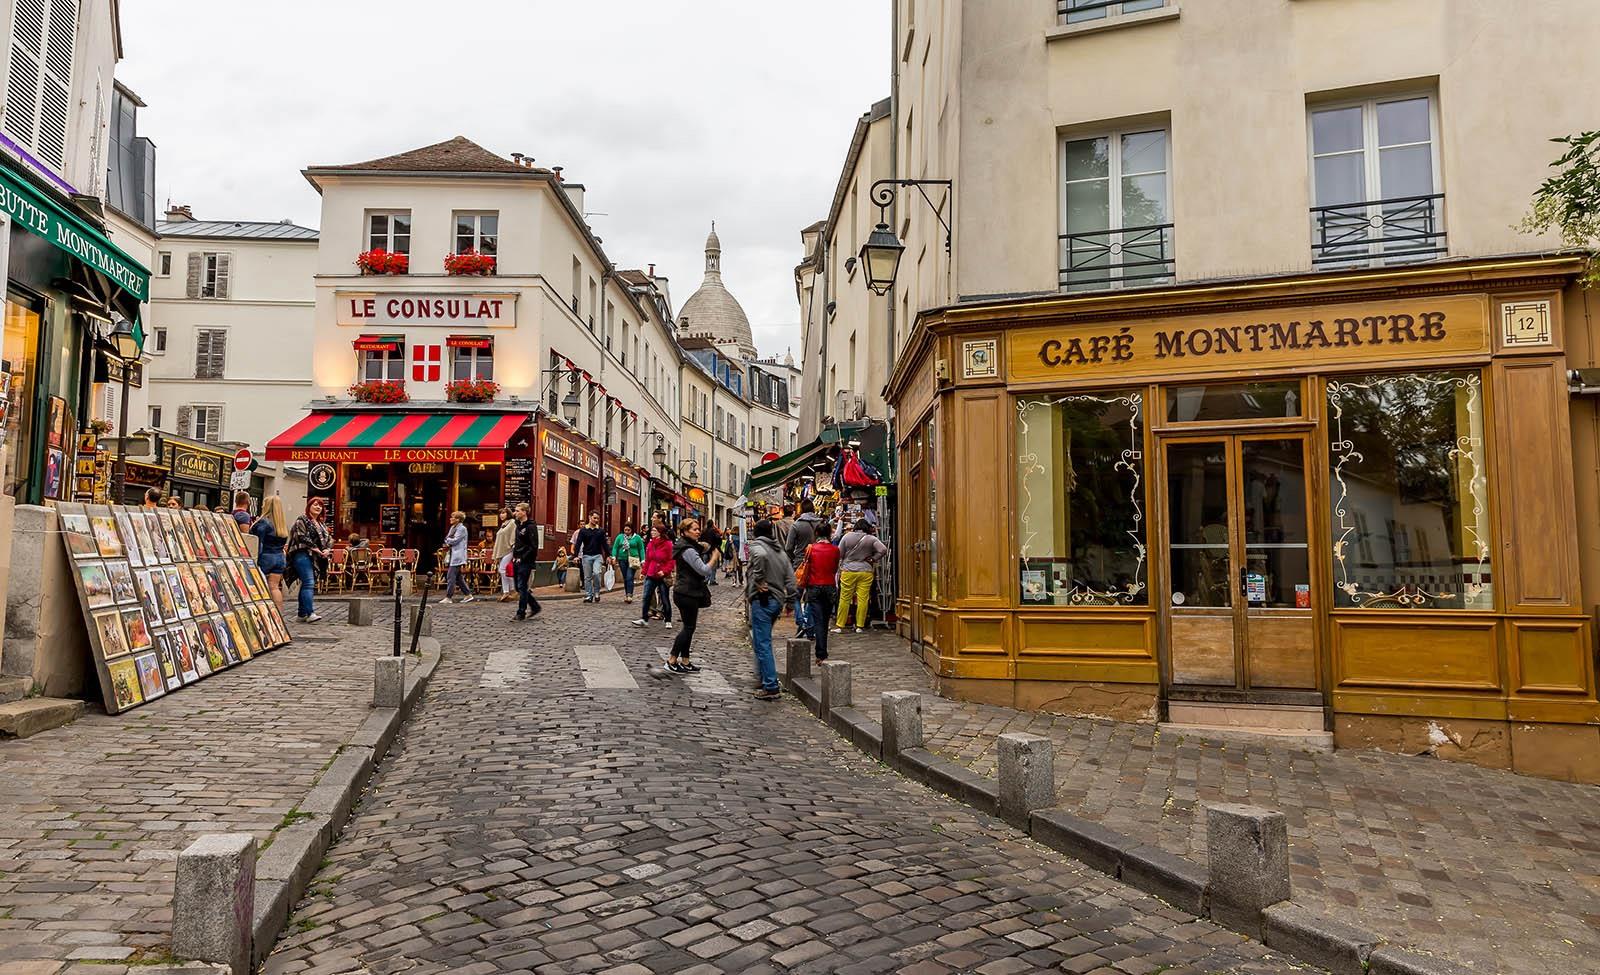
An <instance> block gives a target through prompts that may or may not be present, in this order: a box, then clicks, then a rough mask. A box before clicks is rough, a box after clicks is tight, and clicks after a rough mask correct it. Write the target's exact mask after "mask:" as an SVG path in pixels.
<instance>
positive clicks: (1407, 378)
mask: <svg viewBox="0 0 1600 975" xmlns="http://www.w3.org/2000/svg"><path fill="white" fill-rule="evenodd" d="M1578 270H1579V264H1578V262H1577V261H1575V260H1573V259H1571V258H1567V257H1545V258H1526V259H1515V260H1512V259H1507V260H1501V261H1478V262H1470V263H1457V264H1442V265H1431V266H1428V267H1426V268H1418V267H1410V268H1403V269H1381V270H1370V271H1368V270H1363V271H1349V272H1337V273H1324V274H1316V275H1304V276H1299V277H1293V278H1282V279H1270V280H1255V281H1249V282H1240V283H1230V284H1219V285H1207V286H1192V287H1175V288H1167V289H1163V290H1160V291H1149V292H1144V293H1114V292H1113V293H1096V294H1088V295H1073V296H1059V297H1058V296H1049V297H1042V298H1036V299H1023V300H1011V301H1003V302H993V303H981V304H980V303H972V304H964V305H957V306H952V307H949V308H945V309H940V310H935V311H931V312H929V313H926V314H925V315H924V316H923V317H922V319H921V320H920V322H919V323H918V327H917V329H916V331H915V333H914V334H913V336H912V338H911V340H910V343H909V345H908V347H907V350H906V353H905V354H904V355H903V357H902V359H901V361H900V363H899V364H898V366H897V369H896V371H895V373H894V375H893V377H892V378H891V381H890V386H889V395H890V400H891V402H892V403H893V404H894V406H895V409H896V414H897V416H898V417H899V418H900V420H899V423H898V426H897V432H898V438H899V444H898V447H899V450H900V459H901V471H902V491H903V492H905V493H906V494H907V495H908V497H907V498H905V499H904V500H906V502H907V503H905V504H903V505H902V507H901V511H902V522H901V525H900V543H899V544H900V551H899V556H900V564H901V572H902V575H901V599H900V610H901V618H902V620H903V622H902V624H901V631H902V634H903V635H905V636H906V637H908V638H909V639H911V640H913V642H914V645H916V646H917V647H919V648H920V649H921V652H922V654H923V656H924V659H925V661H926V662H927V663H928V664H929V666H930V667H932V668H933V669H934V671H935V673H936V674H937V675H938V678H939V681H940V684H941V691H942V692H943V693H946V694H948V695H951V696H955V697H964V698H969V699H974V700H981V701H989V702H994V703H1003V704H1007V705H1013V706H1017V707H1022V708H1030V709H1042V710H1049V711H1055V712H1061V713H1069V714H1089V715H1104V716H1110V717H1117V718H1121V719H1128V720H1144V721H1157V720H1160V721H1171V722H1173V723H1174V724H1178V725H1188V726H1198V727H1213V728H1214V727H1224V728H1230V729H1236V728H1241V727H1242V728H1252V729H1256V730H1266V731H1275V732H1280V733H1290V734H1302V735H1310V736H1312V737H1316V736H1318V735H1326V734H1328V733H1331V737H1332V739H1333V741H1334V743H1335V744H1336V745H1338V746H1340V747H1347V746H1372V747H1382V748H1390V749H1394V750H1399V751H1407V752H1421V751H1432V752H1434V753H1435V754H1438V755H1440V756H1442V757H1446V758H1457V759H1462V760H1466V761H1471V762H1476V763H1479V764H1484V765H1491V766H1498V767H1509V768H1515V769H1517V770H1519V771H1526V772H1529V773H1533V774H1540V775H1546V776H1552V777H1558V778H1569V779H1578V780H1584V781H1600V706H1597V704H1596V698H1595V650H1594V639H1595V637H1594V629H1595V628H1594V626H1593V620H1592V616H1591V610H1592V608H1593V607H1595V606H1596V605H1597V604H1600V521H1597V519H1596V518H1595V515H1594V512H1595V511H1596V510H1600V509H1597V504H1600V497H1597V494H1600V485H1597V483H1596V478H1595V475H1594V471H1595V470H1596V468H1597V462H1600V415H1597V410H1596V400H1595V399H1594V398H1593V397H1591V396H1588V395H1583V394H1584V393H1586V392H1587V391H1588V389H1587V387H1585V386H1584V384H1582V383H1581V382H1576V381H1574V382H1573V383H1570V384H1569V370H1578V369H1586V368H1588V367H1590V366H1591V365H1593V364H1594V363H1593V362H1592V357H1591V354H1590V352H1589V350H1590V349H1591V343H1592V342H1597V341H1600V335H1591V334H1590V331H1589V329H1590V328H1591V325H1590V322H1589V319H1590V318H1591V317H1592V316H1593V313H1594V312H1595V311H1597V310H1600V308H1595V307H1592V306H1593V305H1594V304H1596V302H1595V299H1594V298H1593V297H1592V296H1590V295H1587V294H1585V293H1584V292H1583V291H1581V290H1580V289H1578V288H1577V287H1576V286H1575V285H1574V284H1573V283H1572V282H1573V277H1574V275H1575V274H1576V273H1577V271H1578ZM1569 385H1570V387H1571V388H1569ZM1590 385H1593V386H1600V380H1597V381H1596V382H1594V383H1592V384H1590ZM1580 511H1581V512H1584V513H1585V515H1584V517H1582V518H1581V519H1580V517H1579V516H1578V512H1580Z"/></svg>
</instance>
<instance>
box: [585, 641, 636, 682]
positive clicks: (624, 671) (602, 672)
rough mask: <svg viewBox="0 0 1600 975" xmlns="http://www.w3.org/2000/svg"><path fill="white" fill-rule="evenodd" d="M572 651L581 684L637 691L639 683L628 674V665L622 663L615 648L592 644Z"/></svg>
mask: <svg viewBox="0 0 1600 975" xmlns="http://www.w3.org/2000/svg"><path fill="white" fill-rule="evenodd" d="M572 650H573V652H574V653H576V654H577V655H578V666H579V667H580V668H581V669H582V670H583V682H584V684H586V685H588V686H589V687H591V688H626V689H629V690H638V689H639V682H638V681H636V680H634V679H633V675H632V674H630V673H628V665H627V664H625V663H623V662H622V657H621V656H620V655H619V654H618V653H617V650H616V648H615V647H612V646H609V645H607V644H603V643H594V644H586V645H583V646H577V647H573V648H572Z"/></svg>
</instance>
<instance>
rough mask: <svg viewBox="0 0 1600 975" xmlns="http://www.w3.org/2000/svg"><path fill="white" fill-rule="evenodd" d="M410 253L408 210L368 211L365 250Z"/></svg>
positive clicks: (409, 217) (409, 213)
mask: <svg viewBox="0 0 1600 975" xmlns="http://www.w3.org/2000/svg"><path fill="white" fill-rule="evenodd" d="M380 249H381V250H385V251H388V252H389V253H391V254H410V253H411V211H410V210H368V211H367V250H369V251H370V250H380Z"/></svg>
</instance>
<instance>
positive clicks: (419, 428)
mask: <svg viewBox="0 0 1600 975" xmlns="http://www.w3.org/2000/svg"><path fill="white" fill-rule="evenodd" d="M527 419H528V414H526V413H392V412H384V413H378V412H373V413H320V412H314V413H312V414H311V415H310V416H308V417H306V418H305V419H303V420H301V421H300V422H299V423H296V424H295V425H294V426H292V427H290V428H289V429H287V430H285V431H284V432H283V433H282V434H280V435H278V436H276V437H274V438H273V439H272V440H271V441H270V442H268V444H267V459H268V460H297V461H309V462H338V461H344V462H367V463H389V462H397V463H406V462H410V461H441V462H446V463H452V462H453V463H468V464H471V463H482V462H487V461H500V460H502V459H504V455H505V449H506V444H508V443H510V442H511V437H512V435H513V434H515V433H516V432H517V428H518V427H520V426H522V424H523V423H524V422H526V421H527Z"/></svg>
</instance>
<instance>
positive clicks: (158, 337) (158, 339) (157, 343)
mask: <svg viewBox="0 0 1600 975" xmlns="http://www.w3.org/2000/svg"><path fill="white" fill-rule="evenodd" d="M150 351H151V352H154V353H157V354H159V353H162V352H165V351H167V327H166V326H165V325H157V326H156V328H155V338H154V343H153V344H152V345H151V347H150Z"/></svg>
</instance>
